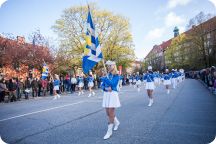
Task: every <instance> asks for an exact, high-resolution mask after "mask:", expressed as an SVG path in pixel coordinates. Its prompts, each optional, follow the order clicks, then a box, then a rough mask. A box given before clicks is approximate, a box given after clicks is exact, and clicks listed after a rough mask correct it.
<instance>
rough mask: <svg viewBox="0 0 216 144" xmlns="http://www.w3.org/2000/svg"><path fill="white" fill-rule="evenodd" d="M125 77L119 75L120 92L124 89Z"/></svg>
mask: <svg viewBox="0 0 216 144" xmlns="http://www.w3.org/2000/svg"><path fill="white" fill-rule="evenodd" d="M123 78H124V77H123V76H122V75H120V74H119V91H120V90H121V88H122V82H123Z"/></svg>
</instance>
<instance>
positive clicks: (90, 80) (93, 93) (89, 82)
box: [87, 72, 95, 97]
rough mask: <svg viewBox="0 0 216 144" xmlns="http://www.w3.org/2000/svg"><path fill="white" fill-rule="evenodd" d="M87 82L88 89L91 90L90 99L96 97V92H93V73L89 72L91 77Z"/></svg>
mask: <svg viewBox="0 0 216 144" xmlns="http://www.w3.org/2000/svg"><path fill="white" fill-rule="evenodd" d="M87 81H88V88H89V96H88V97H91V96H92V95H93V96H94V95H95V92H94V91H93V90H92V87H93V86H94V82H93V81H94V76H93V74H92V72H89V76H88V78H87Z"/></svg>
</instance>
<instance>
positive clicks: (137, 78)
mask: <svg viewBox="0 0 216 144" xmlns="http://www.w3.org/2000/svg"><path fill="white" fill-rule="evenodd" d="M135 78H136V86H137V91H138V92H140V86H141V80H140V76H139V72H137V74H136V77H135Z"/></svg>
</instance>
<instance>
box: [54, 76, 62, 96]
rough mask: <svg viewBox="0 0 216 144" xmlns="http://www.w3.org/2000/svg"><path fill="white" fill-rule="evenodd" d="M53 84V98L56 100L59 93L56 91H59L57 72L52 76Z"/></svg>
mask: <svg viewBox="0 0 216 144" xmlns="http://www.w3.org/2000/svg"><path fill="white" fill-rule="evenodd" d="M53 85H54V89H53V92H54V98H53V100H56V99H57V98H60V95H59V94H58V93H57V92H59V90H60V89H59V86H60V80H59V76H58V75H57V74H55V76H54V81H53Z"/></svg>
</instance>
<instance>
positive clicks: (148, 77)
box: [143, 72, 155, 82]
mask: <svg viewBox="0 0 216 144" xmlns="http://www.w3.org/2000/svg"><path fill="white" fill-rule="evenodd" d="M154 78H155V76H154V74H153V73H152V72H149V73H147V74H145V75H144V77H143V80H146V82H154Z"/></svg>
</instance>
